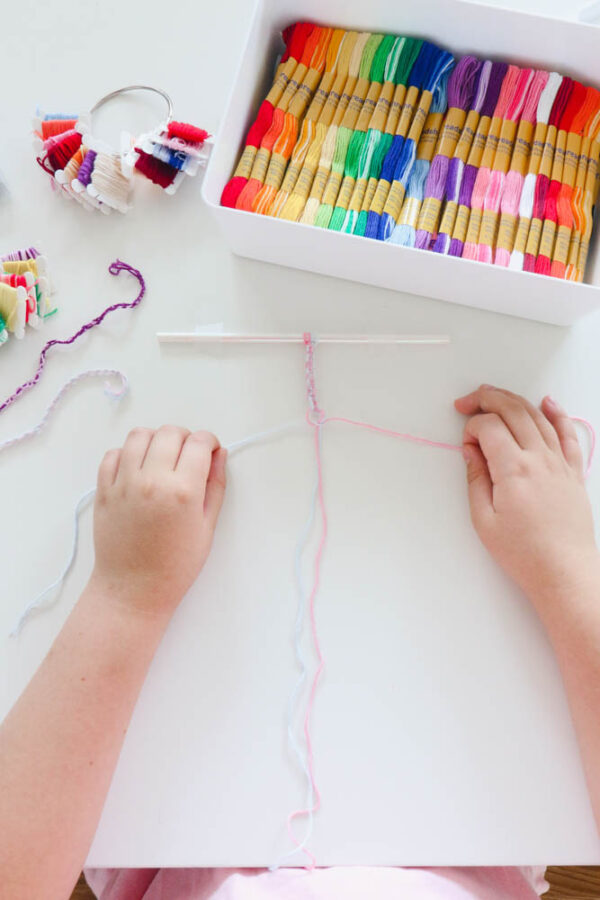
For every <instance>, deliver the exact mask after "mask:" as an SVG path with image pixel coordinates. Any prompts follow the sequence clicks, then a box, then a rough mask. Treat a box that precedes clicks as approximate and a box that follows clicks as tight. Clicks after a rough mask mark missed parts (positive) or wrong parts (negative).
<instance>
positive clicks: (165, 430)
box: [143, 425, 190, 474]
mask: <svg viewBox="0 0 600 900" xmlns="http://www.w3.org/2000/svg"><path fill="white" fill-rule="evenodd" d="M189 434H190V432H189V430H188V429H187V428H180V427H179V426H177V425H162V426H161V427H160V428H159V429H158V430H157V431H155V432H154V436H153V438H152V440H151V442H150V445H149V447H148V452H147V453H146V457H145V459H144V466H143V468H144V472H147V473H148V474H152V473H155V474H159V473H161V472H165V471H167V472H172V471H173V470H174V469H175V468H176V466H177V461H178V459H179V455H180V453H181V451H182V448H183V445H184V443H185V441H186V438H187V437H188V436H189Z"/></svg>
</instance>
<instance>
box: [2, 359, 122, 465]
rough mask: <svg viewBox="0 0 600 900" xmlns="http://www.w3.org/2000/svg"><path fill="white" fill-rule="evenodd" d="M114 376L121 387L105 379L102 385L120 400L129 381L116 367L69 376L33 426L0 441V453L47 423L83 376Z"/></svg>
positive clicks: (108, 393) (30, 435) (106, 392)
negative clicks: (114, 386)
mask: <svg viewBox="0 0 600 900" xmlns="http://www.w3.org/2000/svg"><path fill="white" fill-rule="evenodd" d="M110 376H112V377H114V378H117V379H118V380H119V381H120V382H121V387H120V388H118V389H115V388H113V387H111V385H110V383H109V382H108V381H107V382H106V384H105V387H104V393H105V394H107V395H108V396H109V397H114V398H116V399H117V400H120V399H121V398H122V397H123V396H124V395H125V394H126V393H127V389H128V387H129V383H128V381H127V377H126V376H125V375H124V374H123V372H119V370H118V369H88V370H87V371H86V372H80V373H79V375H75V376H74V377H73V378H70V379H69V381H67V382H66V383H65V384H63V386H62V387H61V389H60V391H59V392H58V394H57V395H56V396H55V397H54V399H53V400H52V402H51V403H50V405H49V406H48V407H47V408H46V412H45V413H44V415H43V416H42V418H41V419H40V421H39V422H38V424H37V425H34V427H33V428H30V429H29V431H23V432H21V434H17V435H15V436H14V437H11V438H7V440H5V441H0V453H1V452H2V451H3V450H7V449H8V448H9V447H14V446H15V444H20V443H21V442H22V441H25V440H27V439H28V438H31V437H34V435H36V434H39V433H40V431H42V429H43V428H45V427H46V425H47V424H48V419H49V418H50V416H51V415H52V413H53V412H54V410H55V409H56V407H57V406H58V404H59V403H60V401H61V400H62V398H63V397H64V396H65V394H67V393H68V392H69V391H70V390H71V388H72V387H74V386H75V385H76V384H78V383H79V382H80V381H83V380H84V379H85V378H100V377H104V378H106V377H110Z"/></svg>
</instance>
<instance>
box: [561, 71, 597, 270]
mask: <svg viewBox="0 0 600 900" xmlns="http://www.w3.org/2000/svg"><path fill="white" fill-rule="evenodd" d="M599 112H600V92H599V91H597V90H596V88H592V87H590V88H587V90H586V93H585V100H584V102H583V103H582V105H581V108H580V109H579V111H578V112H576V113H575V115H574V117H573V120H572V122H571V129H570V131H569V134H568V135H567V146H566V150H565V158H564V163H563V171H562V185H561V187H560V190H559V194H558V198H557V200H556V212H557V219H558V222H557V225H558V230H557V232H556V241H555V244H554V251H553V254H552V265H551V269H550V274H551V275H552V276H553V277H554V278H564V277H565V275H566V269H567V261H568V257H569V248H570V244H571V234H572V231H573V225H574V215H573V207H574V191H575V180H576V178H577V167H578V163H579V156H580V153H581V148H582V143H583V135H584V133H585V132H586V130H587V129H588V128H589V127H590V126H591V125H592V124H593V122H594V120H595V119H596V117H597V116H598V113H599Z"/></svg>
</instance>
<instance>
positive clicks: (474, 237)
mask: <svg viewBox="0 0 600 900" xmlns="http://www.w3.org/2000/svg"><path fill="white" fill-rule="evenodd" d="M482 217H483V210H481V209H472V210H471V216H470V218H469V227H468V229H467V243H469V244H477V243H478V242H479V231H480V230H481V219H482Z"/></svg>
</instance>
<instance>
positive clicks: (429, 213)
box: [419, 197, 442, 234]
mask: <svg viewBox="0 0 600 900" xmlns="http://www.w3.org/2000/svg"><path fill="white" fill-rule="evenodd" d="M441 208H442V201H441V200H438V199H436V197H427V198H426V199H425V200H424V201H423V204H422V206H421V215H420V217H419V231H427V232H428V233H429V234H433V233H434V232H435V230H436V228H437V223H438V219H439V217H440V210H441Z"/></svg>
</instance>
